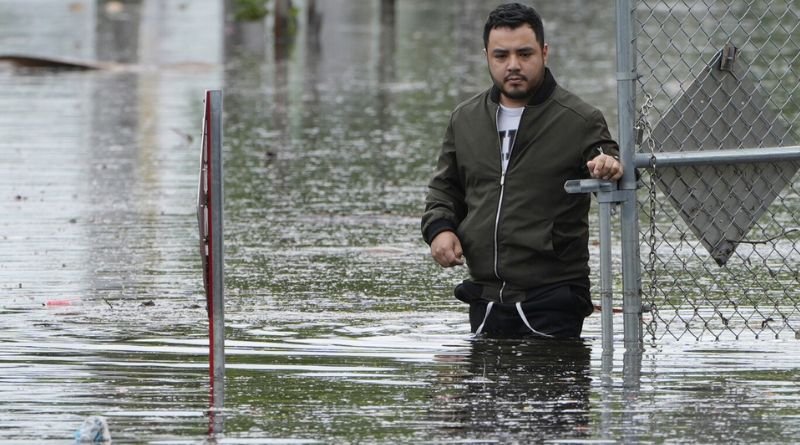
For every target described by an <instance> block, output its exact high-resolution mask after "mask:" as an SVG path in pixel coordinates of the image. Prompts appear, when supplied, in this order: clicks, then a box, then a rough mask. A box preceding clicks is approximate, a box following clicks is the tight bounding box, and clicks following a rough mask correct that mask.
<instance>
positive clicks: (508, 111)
mask: <svg viewBox="0 0 800 445" xmlns="http://www.w3.org/2000/svg"><path fill="white" fill-rule="evenodd" d="M524 110H525V107H519V108H508V107H504V106H503V105H500V112H499V113H498V114H497V133H498V136H500V159H502V161H503V173H505V172H506V168H508V160H509V159H510V158H511V149H512V148H513V147H514V138H515V137H516V136H517V129H518V128H519V120H520V118H522V112H523V111H524Z"/></svg>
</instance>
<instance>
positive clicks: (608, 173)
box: [586, 154, 622, 181]
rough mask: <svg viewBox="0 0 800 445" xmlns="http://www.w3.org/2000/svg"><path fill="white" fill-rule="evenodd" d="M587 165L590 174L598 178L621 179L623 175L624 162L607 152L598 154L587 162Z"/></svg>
mask: <svg viewBox="0 0 800 445" xmlns="http://www.w3.org/2000/svg"><path fill="white" fill-rule="evenodd" d="M586 167H587V168H588V169H589V174H590V175H592V177H593V178H596V179H605V180H607V181H619V178H621V177H622V164H620V162H619V161H618V160H616V159H614V157H613V156H609V155H607V154H600V155H597V156H596V157H595V158H594V159H592V160H591V161H589V162H587V163H586Z"/></svg>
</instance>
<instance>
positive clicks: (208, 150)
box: [197, 90, 225, 432]
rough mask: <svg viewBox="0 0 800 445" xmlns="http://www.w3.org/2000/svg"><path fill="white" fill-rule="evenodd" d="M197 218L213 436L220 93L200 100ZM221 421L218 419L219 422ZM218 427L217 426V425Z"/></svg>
mask: <svg viewBox="0 0 800 445" xmlns="http://www.w3.org/2000/svg"><path fill="white" fill-rule="evenodd" d="M204 107H205V110H204V113H203V137H202V143H201V145H202V148H201V151H202V155H201V160H200V185H199V189H198V200H197V201H198V202H197V217H198V224H199V228H200V256H201V258H202V260H203V286H204V288H205V293H206V308H207V310H208V336H209V356H208V357H209V360H208V362H209V377H210V383H211V390H210V397H211V401H210V407H211V417H212V424H211V428H212V431H213V432H216V429H217V428H216V425H217V422H214V421H213V419H215V418H217V417H218V416H215V415H214V414H215V413H216V412H218V411H220V410H221V409H222V407H223V404H224V400H225V300H224V286H223V249H222V246H223V242H222V213H223V212H222V203H223V200H222V91H220V90H207V91H206V93H205V100H204ZM220 421H221V418H220ZM220 425H221V422H220Z"/></svg>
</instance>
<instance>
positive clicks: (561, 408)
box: [431, 339, 591, 442]
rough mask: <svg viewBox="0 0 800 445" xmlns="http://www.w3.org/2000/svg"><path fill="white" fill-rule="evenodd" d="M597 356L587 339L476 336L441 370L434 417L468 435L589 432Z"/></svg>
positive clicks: (506, 437) (506, 438) (509, 437)
mask: <svg viewBox="0 0 800 445" xmlns="http://www.w3.org/2000/svg"><path fill="white" fill-rule="evenodd" d="M590 357H591V348H590V346H589V345H587V344H584V343H583V342H580V341H536V340H531V341H520V340H488V339H487V340H484V339H480V340H476V341H473V342H472V344H471V350H470V351H469V354H468V355H467V356H466V357H465V358H464V360H465V363H464V366H463V367H460V368H452V369H448V370H447V372H443V373H442V375H441V376H439V378H438V380H439V385H438V386H439V388H437V389H436V391H435V394H434V403H433V410H432V412H431V417H432V418H433V419H434V420H436V421H438V422H440V423H441V426H440V428H441V429H442V430H445V431H449V432H450V433H451V434H453V435H458V436H463V437H465V438H470V437H472V438H480V439H482V440H486V439H492V440H497V441H499V442H510V441H513V440H515V438H519V437H525V438H526V440H528V441H531V442H536V441H543V440H547V439H558V438H564V437H570V438H573V439H580V438H589V437H591V433H590V421H589V393H590V386H591V378H590ZM445 361H452V357H446V358H445Z"/></svg>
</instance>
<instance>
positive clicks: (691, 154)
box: [634, 145, 800, 168]
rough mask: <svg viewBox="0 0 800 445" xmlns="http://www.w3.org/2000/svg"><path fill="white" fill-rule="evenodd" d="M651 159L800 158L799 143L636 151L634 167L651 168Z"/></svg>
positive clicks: (671, 163) (670, 163)
mask: <svg viewBox="0 0 800 445" xmlns="http://www.w3.org/2000/svg"><path fill="white" fill-rule="evenodd" d="M653 160H655V166H656V167H685V166H694V165H721V164H743V163H756V162H777V161H796V160H800V145H794V146H787V147H765V148H745V149H733V150H715V151H676V152H660V153H636V154H635V155H634V165H635V166H636V168H653Z"/></svg>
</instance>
